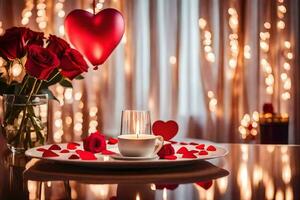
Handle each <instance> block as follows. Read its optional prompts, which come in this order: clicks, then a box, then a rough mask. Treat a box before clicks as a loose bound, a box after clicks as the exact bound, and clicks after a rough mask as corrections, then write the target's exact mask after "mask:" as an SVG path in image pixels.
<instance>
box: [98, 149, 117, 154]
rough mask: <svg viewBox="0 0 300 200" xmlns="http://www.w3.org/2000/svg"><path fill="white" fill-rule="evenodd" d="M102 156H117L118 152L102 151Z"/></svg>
mask: <svg viewBox="0 0 300 200" xmlns="http://www.w3.org/2000/svg"><path fill="white" fill-rule="evenodd" d="M101 154H102V155H114V154H116V152H113V151H110V150H107V149H104V150H103V151H101Z"/></svg>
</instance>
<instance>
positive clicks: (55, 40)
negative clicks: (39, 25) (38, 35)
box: [47, 35, 70, 58]
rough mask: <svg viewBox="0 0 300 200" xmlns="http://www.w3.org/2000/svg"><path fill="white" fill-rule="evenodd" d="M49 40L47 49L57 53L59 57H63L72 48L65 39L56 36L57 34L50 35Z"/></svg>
mask: <svg viewBox="0 0 300 200" xmlns="http://www.w3.org/2000/svg"><path fill="white" fill-rule="evenodd" d="M47 42H48V46H47V49H49V50H50V51H52V52H53V53H55V54H56V55H57V57H58V58H61V57H62V56H63V55H64V53H65V51H66V50H67V49H69V48H70V45H69V44H68V43H67V42H66V41H65V40H63V39H61V38H59V37H56V36H55V35H50V36H49V39H48V41H47Z"/></svg>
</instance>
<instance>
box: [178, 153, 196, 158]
mask: <svg viewBox="0 0 300 200" xmlns="http://www.w3.org/2000/svg"><path fill="white" fill-rule="evenodd" d="M182 158H197V156H195V154H193V153H185V154H183V155H182Z"/></svg>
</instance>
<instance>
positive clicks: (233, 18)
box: [228, 8, 251, 78]
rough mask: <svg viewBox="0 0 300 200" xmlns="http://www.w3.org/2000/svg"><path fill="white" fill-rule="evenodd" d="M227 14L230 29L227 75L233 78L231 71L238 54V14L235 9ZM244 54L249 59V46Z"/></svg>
mask: <svg viewBox="0 0 300 200" xmlns="http://www.w3.org/2000/svg"><path fill="white" fill-rule="evenodd" d="M228 14H229V21H228V24H229V27H230V28H231V33H230V34H229V46H230V58H229V60H228V65H229V68H230V69H231V70H232V71H231V73H229V74H230V75H231V76H230V78H232V77H233V76H232V75H233V70H235V69H236V67H237V63H238V62H237V58H238V52H239V42H238V24H239V20H238V14H237V11H236V9H235V8H229V9H228ZM246 50H247V52H246V54H244V56H245V57H248V58H249V57H251V54H250V46H247V47H246Z"/></svg>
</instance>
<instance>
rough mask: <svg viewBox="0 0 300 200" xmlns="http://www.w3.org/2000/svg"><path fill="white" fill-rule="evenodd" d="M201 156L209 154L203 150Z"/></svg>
mask: <svg viewBox="0 0 300 200" xmlns="http://www.w3.org/2000/svg"><path fill="white" fill-rule="evenodd" d="M199 155H201V156H205V155H208V152H207V151H204V150H202V151H200V152H199Z"/></svg>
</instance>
